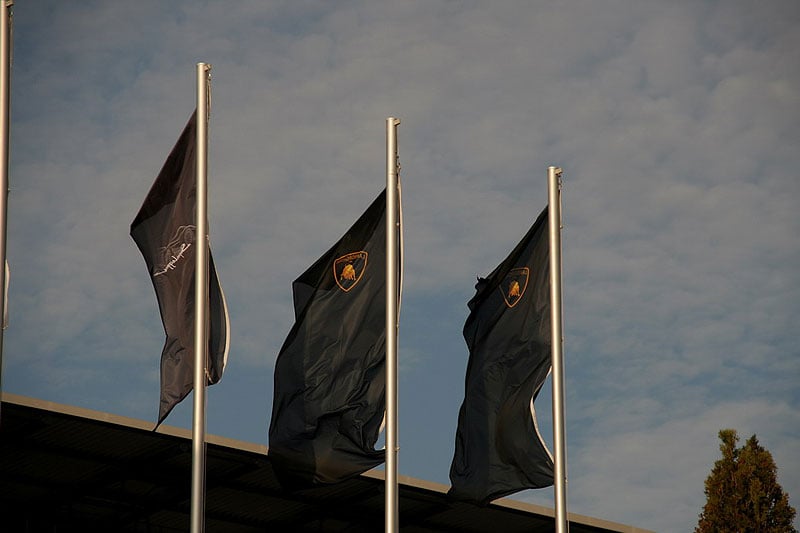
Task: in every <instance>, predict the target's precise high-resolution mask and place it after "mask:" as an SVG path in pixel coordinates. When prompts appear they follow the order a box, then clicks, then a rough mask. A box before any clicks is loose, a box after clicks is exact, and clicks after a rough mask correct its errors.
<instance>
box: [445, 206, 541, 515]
mask: <svg viewBox="0 0 800 533" xmlns="http://www.w3.org/2000/svg"><path fill="white" fill-rule="evenodd" d="M547 228H548V225H547V209H546V208H545V210H544V211H543V212H542V214H541V215H539V217H538V218H537V219H536V221H535V222H534V224H533V226H532V227H531V228H530V230H529V231H528V233H527V234H526V235H525V237H524V238H523V239H522V241H520V243H519V244H517V246H516V247H515V248H514V250H513V251H512V252H511V254H510V255H509V256H508V257H507V258H506V259H505V260H504V261H503V262H502V263H501V264H500V265H499V266H498V267H497V268H495V270H494V271H493V272H492V273H491V274H489V276H488V277H487V278H485V279H483V278H479V279H478V284H477V285H476V294H475V296H474V297H473V298H472V300H470V302H469V304H468V306H469V309H470V314H469V317H468V318H467V321H466V323H465V324H464V339H465V340H466V343H467V346H468V347H469V354H470V355H469V363H468V365H467V374H466V380H465V381H466V383H465V394H464V402H463V403H462V405H461V409H460V411H459V415H458V428H457V430H456V442H455V454H454V457H453V462H452V465H451V467H450V480H451V483H452V487H451V489H450V491H449V494H450V495H451V497H453V498H455V499H458V500H467V501H473V502H476V503H479V504H486V503H488V502H490V501H491V500H494V499H496V498H500V497H502V496H506V495H509V494H511V493H514V492H517V491H520V490H523V489H529V488H541V487H547V486H550V485H552V484H553V459H552V456H551V455H550V452H549V451H548V450H547V447H546V445H545V444H544V442H543V440H542V438H541V435H540V434H539V431H538V427H537V424H536V414H535V411H534V409H533V401H534V400H535V399H536V396H537V395H538V393H539V390H540V389H541V387H542V384H543V383H544V380H545V378H546V377H547V375H548V373H549V372H550V363H551V357H550V346H551V340H550V339H551V333H550V274H549V250H548V240H549V239H548V232H547Z"/></svg>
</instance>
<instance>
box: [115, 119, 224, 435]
mask: <svg viewBox="0 0 800 533" xmlns="http://www.w3.org/2000/svg"><path fill="white" fill-rule="evenodd" d="M196 120H197V113H196V112H195V113H193V114H192V116H191V117H190V118H189V121H188V122H187V124H186V127H185V128H184V130H183V132H182V133H181V135H180V137H179V139H178V141H177V143H176V144H175V146H174V147H173V149H172V151H171V152H170V154H169V156H168V157H167V160H166V161H165V163H164V166H163V167H162V169H161V171H160V172H159V174H158V177H157V178H156V180H155V182H154V183H153V186H152V187H151V189H150V191H149V192H148V194H147V196H146V197H145V200H144V202H143V204H142V207H141V208H140V210H139V212H138V214H137V215H136V217H135V218H134V220H133V222H132V223H131V229H130V234H131V237H132V238H133V240H134V242H136V245H137V247H138V248H139V251H140V252H141V253H142V256H143V258H144V261H145V264H146V265H147V270H148V272H149V273H150V278H151V281H152V283H153V288H154V289H155V293H156V299H157V300H158V306H159V311H160V314H161V321H162V324H163V326H164V332H165V335H166V339H165V342H164V348H163V350H162V353H161V386H160V388H161V399H160V406H159V414H158V421H157V423H156V427H158V426H159V425H160V424H161V423H162V422H163V421H164V419H165V418H166V417H167V416H168V415H169V413H170V412H171V411H172V409H173V408H174V407H175V406H176V405H177V404H178V403H180V402H181V401H182V400H183V399H184V398H185V397H186V396H187V395H188V394H189V392H191V390H192V388H193V382H194V380H193V373H194V305H195V301H194V299H195V296H194V294H195V293H194V274H195V247H196V240H197V239H196V227H195V218H194V217H195V212H196V198H197V185H196V179H195V176H196V164H195V161H196V153H195V152H196V147H195V138H196V128H197V124H196ZM208 260H209V270H208V273H209V290H208V299H209V302H208V314H207V315H208V327H209V335H208V367H207V369H206V375H207V379H208V383H209V384H215V383H218V382H219V380H220V379H221V378H222V373H223V371H224V368H225V364H226V363H227V359H228V352H229V348H230V339H229V332H230V318H229V314H228V306H227V302H226V300H225V294H224V293H223V291H222V287H221V285H220V282H219V278H218V276H217V271H216V267H215V264H214V259H213V256H212V255H211V253H210V247H209V257H208Z"/></svg>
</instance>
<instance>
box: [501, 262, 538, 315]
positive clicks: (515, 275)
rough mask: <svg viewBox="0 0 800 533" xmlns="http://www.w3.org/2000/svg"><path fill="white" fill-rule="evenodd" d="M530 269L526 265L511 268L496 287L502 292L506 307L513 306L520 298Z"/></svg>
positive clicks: (526, 285)
mask: <svg viewBox="0 0 800 533" xmlns="http://www.w3.org/2000/svg"><path fill="white" fill-rule="evenodd" d="M529 275H530V270H528V267H519V268H512V269H511V271H510V272H509V273H508V274H507V275H506V277H505V278H504V279H503V281H502V282H500V287H498V289H499V290H500V292H501V293H502V294H503V300H504V301H505V302H506V305H507V306H508V307H514V306H515V305H517V302H519V301H520V300H521V299H522V295H523V294H525V289H526V288H527V287H528V277H529Z"/></svg>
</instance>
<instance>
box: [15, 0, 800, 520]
mask: <svg viewBox="0 0 800 533" xmlns="http://www.w3.org/2000/svg"><path fill="white" fill-rule="evenodd" d="M799 27H800V4H798V3H797V2H793V1H777V0H776V1H773V2H768V3H759V4H756V3H753V2H743V1H725V2H723V1H718V2H713V1H709V2H682V1H679V2H652V1H636V2H633V1H627V2H623V1H606V2H589V1H559V2H555V1H552V2H551V1H536V2H529V1H518V2H517V1H504V2H477V1H468V2H452V1H404V2H386V1H366V0H364V1H359V0H352V1H341V2H323V1H256V0H252V1H241V2H235V3H232V2H223V1H213V0H209V1H203V2H198V1H189V0H186V1H172V2H157V1H147V0H145V1H139V2H122V1H99V0H86V1H84V2H80V3H74V2H58V1H37V0H18V1H17V2H16V3H15V7H14V64H13V68H12V121H13V122H12V125H11V135H12V138H11V158H12V161H11V179H10V185H11V192H10V196H9V210H8V219H9V221H8V231H9V234H8V257H9V261H10V264H11V271H12V274H11V288H10V293H9V300H10V301H9V308H10V314H11V324H10V327H9V329H8V330H7V331H6V334H5V353H4V358H3V377H2V379H3V384H2V385H3V390H4V391H7V392H13V393H17V394H24V395H28V396H33V397H37V398H42V399H45V400H51V401H55V402H61V403H66V404H71V405H77V406H81V407H87V408H92V409H97V410H101V411H107V412H111V413H115V414H120V415H125V416H131V417H137V418H142V419H146V420H155V418H156V414H157V408H158V358H159V355H160V353H161V347H162V343H163V330H162V328H161V323H160V320H159V316H158V309H157V304H156V300H155V296H154V293H153V290H152V286H151V284H150V280H149V278H148V276H147V273H146V269H145V266H144V262H143V260H142V258H141V256H140V255H139V253H138V251H137V250H136V248H135V245H134V243H133V241H132V240H131V239H130V237H129V236H128V228H129V225H130V222H131V220H132V219H133V217H134V215H135V214H136V212H137V210H138V208H139V206H140V205H141V202H142V200H143V199H144V196H145V194H146V193H147V191H148V189H149V187H150V185H151V184H152V182H153V180H154V178H155V176H156V174H157V173H158V170H159V169H160V167H161V164H162V163H163V161H164V159H165V157H166V155H167V153H168V152H169V150H170V149H171V147H172V146H173V144H174V142H175V141H176V139H177V137H178V134H179V133H180V131H181V129H182V128H183V126H184V124H185V122H186V120H187V119H188V117H189V115H190V114H191V112H192V110H193V109H194V98H195V93H194V90H195V89H194V80H195V77H194V72H195V64H196V63H197V62H199V61H203V62H208V63H211V64H212V67H213V68H212V111H211V126H210V155H209V195H210V199H209V209H210V231H211V240H212V244H213V249H214V256H215V260H216V263H217V268H218V271H219V274H220V278H221V280H222V285H223V287H224V289H225V292H226V295H227V297H228V303H229V306H230V311H231V320H232V345H231V354H230V360H229V367H228V369H227V370H226V374H225V376H224V378H223V380H222V382H221V383H220V384H218V385H216V386H214V387H212V388H211V389H209V407H208V409H209V411H208V430H209V432H210V433H215V434H219V435H224V436H226V437H231V438H235V439H241V440H247V441H252V442H257V443H263V444H266V442H267V436H266V435H267V427H268V424H269V413H270V409H271V402H272V379H273V377H272V370H273V367H274V362H275V357H276V355H277V352H278V349H279V348H280V345H281V343H282V342H283V339H284V338H285V335H286V334H287V333H288V331H289V328H290V327H291V324H292V321H293V312H292V304H291V287H290V286H291V282H292V281H293V280H294V279H295V277H296V276H297V275H299V274H300V273H301V272H302V271H303V270H305V269H306V268H307V267H308V266H309V265H310V264H311V263H312V262H313V261H314V260H315V259H316V258H317V257H319V256H320V255H321V254H322V253H323V252H324V251H325V250H326V249H327V248H328V247H329V246H330V245H331V244H332V243H333V242H334V241H335V240H336V239H338V238H339V236H340V235H341V234H342V233H343V232H344V231H345V230H346V229H347V228H348V227H349V226H350V224H352V222H353V221H354V220H355V219H356V218H357V217H358V215H359V214H360V213H361V212H362V211H363V210H364V209H366V207H367V205H368V204H369V202H370V201H371V200H372V199H373V198H374V197H375V196H376V195H377V194H378V192H380V190H381V189H382V188H383V185H384V180H385V176H384V170H385V161H384V158H385V137H384V131H385V118H386V117H388V116H396V117H399V118H400V119H401V120H402V124H401V125H400V127H399V129H398V138H399V150H400V160H401V164H402V170H401V176H402V180H403V193H404V201H405V211H404V214H405V225H406V256H407V257H406V265H405V275H406V277H405V283H404V286H405V293H404V300H403V310H402V316H401V326H400V348H399V357H400V433H399V441H400V457H399V469H400V473H401V474H402V475H409V476H413V477H418V478H422V479H426V480H431V481H436V482H440V483H448V477H447V475H448V469H449V466H450V461H451V458H452V453H453V442H454V434H455V425H456V418H457V413H458V407H459V405H460V403H461V400H462V396H463V380H464V371H465V369H466V362H467V351H466V347H465V344H464V341H463V338H462V336H461V328H462V326H463V323H464V320H465V319H466V316H467V308H466V302H467V301H468V300H469V298H470V297H471V296H472V294H473V285H474V280H475V277H476V276H477V275H485V274H487V273H488V272H490V271H491V270H492V269H493V268H494V267H495V266H496V265H497V264H498V263H499V262H500V261H501V260H502V259H503V258H504V257H505V256H506V254H507V253H508V251H509V250H511V248H513V246H514V245H515V244H516V243H517V241H518V240H519V239H520V238H521V237H522V236H523V235H524V234H525V232H526V230H527V229H528V227H529V226H530V224H531V223H532V221H533V220H534V219H535V217H536V215H538V213H539V212H540V211H541V209H542V208H543V207H544V206H545V204H546V203H547V188H546V174H547V167H548V166H549V165H557V166H560V167H562V168H563V169H564V189H563V218H564V225H565V227H564V231H563V234H562V239H563V261H564V274H563V282H564V321H565V323H564V334H565V345H564V350H565V361H566V370H565V372H566V393H567V444H568V461H569V464H568V473H569V489H568V490H569V494H568V495H569V510H570V511H572V512H576V513H580V514H585V515H592V516H596V517H599V518H603V519H606V520H613V521H617V522H622V523H627V524H631V525H635V526H638V527H643V528H649V529H654V530H657V531H687V530H690V529H692V528H693V526H694V525H695V524H696V522H697V515H698V513H699V512H700V510H701V507H702V504H703V503H704V501H705V498H704V495H703V481H704V479H705V478H706V476H707V475H708V473H709V471H710V469H711V467H712V465H713V462H714V461H715V460H716V459H717V457H718V455H719V451H718V441H717V432H718V430H719V429H721V428H726V427H732V428H735V429H737V430H738V431H739V433H740V435H741V436H742V437H743V438H746V437H748V436H749V435H751V434H753V433H755V434H756V435H757V436H758V437H759V440H760V441H761V443H762V444H763V445H764V446H765V447H766V448H767V449H769V450H770V451H771V452H772V454H773V456H774V458H775V460H776V462H777V464H778V472H779V481H780V483H781V484H782V485H783V487H784V489H786V490H787V491H788V492H789V494H790V501H791V503H792V504H793V505H794V506H795V507H798V504H799V503H800V500H799V499H798V498H800V461H798V459H797V457H798V453H797V451H798V450H800V393H798V390H799V389H798V383H800V342H799V339H798V333H797V330H798V325H800V275H799V274H798V272H799V269H798V265H800V237H798V234H800V214H799V213H800V210H798V208H797V206H796V203H797V201H798V199H800V175H799V174H798V168H800V150H799V149H798V148H799V147H800V62H798V61H797V50H798V49H800V31H798V28H799ZM549 394H550V389H549V387H548V388H546V389H545V390H544V391H543V393H542V397H541V400H540V401H539V402H538V404H537V411H538V412H539V413H540V418H541V423H542V426H543V433H544V435H545V437H546V440H548V442H552V438H551V437H550V436H549V435H548V432H550V431H551V430H550V416H549V410H550V402H549V399H548V396H549ZM190 419H191V402H190V401H186V402H184V404H183V405H181V406H179V407H178V408H177V409H176V410H175V411H174V412H173V414H171V415H170V417H169V418H168V419H167V423H168V424H171V425H177V426H184V427H189V424H190ZM514 497H515V498H517V499H520V500H525V501H531V502H535V503H539V504H543V505H552V491H551V490H549V489H547V490H539V491H526V492H523V493H519V494H517V495H515V496H514Z"/></svg>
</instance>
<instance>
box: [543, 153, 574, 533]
mask: <svg viewBox="0 0 800 533" xmlns="http://www.w3.org/2000/svg"><path fill="white" fill-rule="evenodd" d="M547 198H548V210H547V211H548V219H549V220H548V222H549V227H550V232H549V237H550V239H549V242H550V324H551V326H550V327H551V330H550V331H551V336H552V348H551V352H550V355H551V358H552V364H553V446H554V447H555V473H554V478H555V482H554V484H553V488H554V490H555V511H556V517H555V518H556V533H566V532H567V531H568V530H569V529H568V524H567V445H566V431H565V423H564V352H563V350H562V347H561V341H562V340H563V335H562V331H561V326H562V318H561V169H560V168H558V167H549V168H548V169H547Z"/></svg>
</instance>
